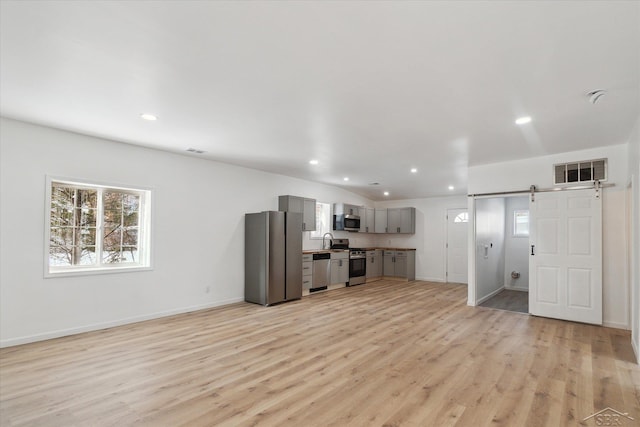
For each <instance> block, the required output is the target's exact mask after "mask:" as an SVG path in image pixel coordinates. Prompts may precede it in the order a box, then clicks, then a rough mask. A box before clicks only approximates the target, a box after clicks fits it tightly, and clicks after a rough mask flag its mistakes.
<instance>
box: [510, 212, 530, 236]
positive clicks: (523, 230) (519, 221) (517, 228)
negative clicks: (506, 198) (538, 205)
mask: <svg viewBox="0 0 640 427" xmlns="http://www.w3.org/2000/svg"><path fill="white" fill-rule="evenodd" d="M513 236H514V237H529V211H528V210H524V209H523V210H515V211H513Z"/></svg>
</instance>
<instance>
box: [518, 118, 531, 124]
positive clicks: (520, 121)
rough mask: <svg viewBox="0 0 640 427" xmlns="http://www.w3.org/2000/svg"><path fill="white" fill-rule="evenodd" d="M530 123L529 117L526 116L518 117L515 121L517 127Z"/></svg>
mask: <svg viewBox="0 0 640 427" xmlns="http://www.w3.org/2000/svg"><path fill="white" fill-rule="evenodd" d="M530 121H531V117H529V116H526V117H518V118H517V119H516V124H517V125H524V124H527V123H529V122H530Z"/></svg>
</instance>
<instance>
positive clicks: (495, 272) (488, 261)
mask: <svg viewBox="0 0 640 427" xmlns="http://www.w3.org/2000/svg"><path fill="white" fill-rule="evenodd" d="M475 228H476V239H475V243H476V244H475V259H476V262H475V264H476V298H477V303H478V304H480V303H482V302H484V301H486V300H487V299H489V298H491V297H492V296H493V295H495V294H496V293H497V292H499V291H500V290H501V289H503V288H504V260H505V257H504V255H505V254H504V242H505V236H504V234H505V233H504V231H505V201H504V198H493V197H492V198H488V199H478V200H476V212H475Z"/></svg>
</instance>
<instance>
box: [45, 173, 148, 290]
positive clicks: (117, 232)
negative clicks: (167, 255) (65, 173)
mask: <svg viewBox="0 0 640 427" xmlns="http://www.w3.org/2000/svg"><path fill="white" fill-rule="evenodd" d="M150 203H151V191H150V190H144V189H137V188H123V187H119V186H109V185H101V184H94V183H88V182H80V181H76V180H66V179H55V178H47V201H46V206H47V216H46V220H47V223H46V225H45V230H46V236H45V239H46V240H45V277H56V276H63V275H70V274H72V275H76V274H95V273H104V272H113V271H122V270H123V269H148V268H150V260H151V257H150V249H151V245H150Z"/></svg>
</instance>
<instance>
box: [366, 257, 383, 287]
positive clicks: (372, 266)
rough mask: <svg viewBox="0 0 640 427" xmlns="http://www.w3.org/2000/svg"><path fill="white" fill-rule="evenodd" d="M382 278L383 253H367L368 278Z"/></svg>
mask: <svg viewBox="0 0 640 427" xmlns="http://www.w3.org/2000/svg"><path fill="white" fill-rule="evenodd" d="M379 277H382V251H381V250H374V251H367V274H366V278H367V280H369V279H376V278H379Z"/></svg>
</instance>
